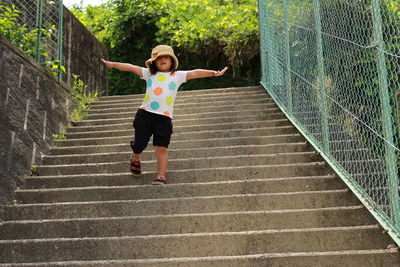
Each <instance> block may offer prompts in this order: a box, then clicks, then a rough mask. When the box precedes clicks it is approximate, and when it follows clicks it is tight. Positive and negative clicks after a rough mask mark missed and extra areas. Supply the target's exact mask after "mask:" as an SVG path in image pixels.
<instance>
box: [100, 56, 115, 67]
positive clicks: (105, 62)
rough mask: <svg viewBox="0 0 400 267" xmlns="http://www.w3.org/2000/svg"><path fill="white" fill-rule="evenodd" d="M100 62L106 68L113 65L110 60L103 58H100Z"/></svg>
mask: <svg viewBox="0 0 400 267" xmlns="http://www.w3.org/2000/svg"><path fill="white" fill-rule="evenodd" d="M100 62H101V63H103V64H104V65H106V67H107V68H112V67H113V63H112V62H110V61H107V60H105V59H103V58H100Z"/></svg>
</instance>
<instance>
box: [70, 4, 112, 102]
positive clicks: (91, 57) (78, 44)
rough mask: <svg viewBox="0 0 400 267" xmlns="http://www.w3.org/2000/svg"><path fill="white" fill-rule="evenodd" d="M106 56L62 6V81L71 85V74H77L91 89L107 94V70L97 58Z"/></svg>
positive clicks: (80, 24) (104, 50)
mask: <svg viewBox="0 0 400 267" xmlns="http://www.w3.org/2000/svg"><path fill="white" fill-rule="evenodd" d="M101 57H103V58H108V53H107V49H106V48H105V47H104V46H103V44H102V43H100V41H99V40H97V39H96V37H94V35H93V34H92V33H91V32H90V31H89V30H88V29H86V28H85V26H83V24H82V23H80V22H79V21H78V20H77V18H76V17H75V16H74V15H73V14H72V13H71V12H70V11H69V10H68V9H67V8H65V7H64V32H63V65H64V66H65V67H66V69H67V75H66V77H64V81H65V82H66V83H67V84H68V85H69V86H72V84H73V81H74V80H73V77H72V74H77V75H79V77H80V79H81V80H82V81H84V82H85V84H86V85H87V86H88V89H89V90H91V91H99V92H103V93H102V95H107V90H108V87H107V83H108V80H107V70H106V67H105V66H104V64H101V63H100V62H99V59H100V58H101Z"/></svg>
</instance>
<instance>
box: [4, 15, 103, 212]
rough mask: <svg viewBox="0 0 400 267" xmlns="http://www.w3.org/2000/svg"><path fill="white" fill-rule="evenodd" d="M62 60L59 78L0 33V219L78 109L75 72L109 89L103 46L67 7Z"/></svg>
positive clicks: (97, 88)
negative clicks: (62, 72) (74, 98)
mask: <svg viewBox="0 0 400 267" xmlns="http://www.w3.org/2000/svg"><path fill="white" fill-rule="evenodd" d="M63 35H64V40H63V65H64V66H65V67H66V69H67V75H65V76H64V77H63V82H62V83H61V84H60V83H58V82H57V81H56V80H55V79H54V78H53V76H52V75H51V74H50V72H49V71H48V70H46V69H44V68H43V67H42V66H40V65H39V64H37V63H36V62H34V61H33V60H32V59H31V58H29V57H27V56H26V55H25V54H24V53H23V52H21V51H20V50H19V49H17V48H15V47H14V46H13V45H12V44H11V43H10V42H8V40H6V39H5V38H4V37H3V36H0V219H1V218H2V209H1V206H2V205H4V204H9V203H11V202H12V201H13V199H14V191H15V189H16V188H17V187H18V186H20V185H23V184H24V181H25V179H26V177H27V176H28V175H30V173H31V166H32V165H40V164H41V156H42V155H45V154H48V153H49V151H50V147H51V145H52V144H53V138H52V135H53V134H59V133H60V131H61V130H62V129H64V128H65V127H66V125H67V123H68V121H67V120H68V116H69V113H70V111H71V110H72V109H73V103H72V99H71V95H70V92H71V88H72V85H73V77H72V75H73V74H77V75H79V76H80V79H81V80H83V81H84V82H85V84H86V85H87V86H88V89H89V90H90V91H100V92H103V94H107V70H106V68H105V67H104V66H103V64H101V63H100V62H99V58H101V57H104V58H107V50H106V49H105V48H104V46H103V45H102V44H101V43H100V42H99V41H98V40H97V39H96V38H95V37H94V36H93V35H92V34H91V33H90V32H89V31H88V30H87V29H86V28H85V27H84V26H83V25H82V24H81V23H80V22H79V21H78V20H77V19H76V18H75V16H73V15H72V14H71V13H70V11H69V10H68V9H66V8H64V32H63Z"/></svg>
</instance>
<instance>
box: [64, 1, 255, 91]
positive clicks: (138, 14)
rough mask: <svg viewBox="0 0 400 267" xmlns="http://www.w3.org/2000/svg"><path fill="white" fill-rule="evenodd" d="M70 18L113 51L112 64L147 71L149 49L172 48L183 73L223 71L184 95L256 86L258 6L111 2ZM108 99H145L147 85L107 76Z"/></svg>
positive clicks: (125, 76) (113, 73)
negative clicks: (140, 95) (137, 95)
mask: <svg viewBox="0 0 400 267" xmlns="http://www.w3.org/2000/svg"><path fill="white" fill-rule="evenodd" d="M72 12H73V13H74V14H75V15H76V16H77V17H78V18H79V19H80V20H81V21H82V22H83V23H84V24H85V26H86V27H88V28H89V29H90V30H91V31H92V32H93V33H94V34H95V35H96V37H98V38H99V39H100V40H101V41H102V42H103V43H104V44H105V45H106V47H107V48H108V49H109V53H110V56H109V60H111V61H119V62H129V63H132V64H135V65H139V66H143V65H144V62H145V61H146V60H147V59H148V58H149V57H150V52H151V49H152V48H153V47H154V46H156V45H158V44H160V43H162V44H168V45H171V46H172V47H174V49H175V53H176V54H177V56H178V58H179V62H180V66H179V69H186V70H189V69H195V68H210V69H222V68H223V67H224V66H229V67H230V70H229V71H228V73H227V74H225V75H224V76H222V77H218V78H206V79H198V80H194V81H190V82H189V83H187V84H184V85H183V86H182V90H188V89H199V88H212V87H227V86H246V85H254V84H257V83H258V82H259V76H260V64H259V42H258V40H259V34H258V21H257V1H256V0H242V1H238V0H217V1H215V0H213V1H212V0H193V1H185V0H169V1H166V0H110V1H109V2H108V3H107V4H103V5H101V6H95V7H93V6H88V7H87V8H86V9H85V10H82V9H81V8H78V7H75V8H73V9H72ZM109 75H110V76H109V86H110V87H109V94H111V95H113V94H130V93H143V92H144V89H145V88H144V86H143V81H141V80H140V79H139V78H138V77H136V76H134V75H132V74H127V73H123V72H121V71H118V70H114V69H112V70H110V71H109Z"/></svg>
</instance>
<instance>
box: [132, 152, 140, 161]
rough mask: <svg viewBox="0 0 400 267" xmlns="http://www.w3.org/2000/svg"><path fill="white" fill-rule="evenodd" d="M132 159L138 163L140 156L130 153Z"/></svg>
mask: <svg viewBox="0 0 400 267" xmlns="http://www.w3.org/2000/svg"><path fill="white" fill-rule="evenodd" d="M132 159H133V160H135V161H140V154H135V153H132Z"/></svg>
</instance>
